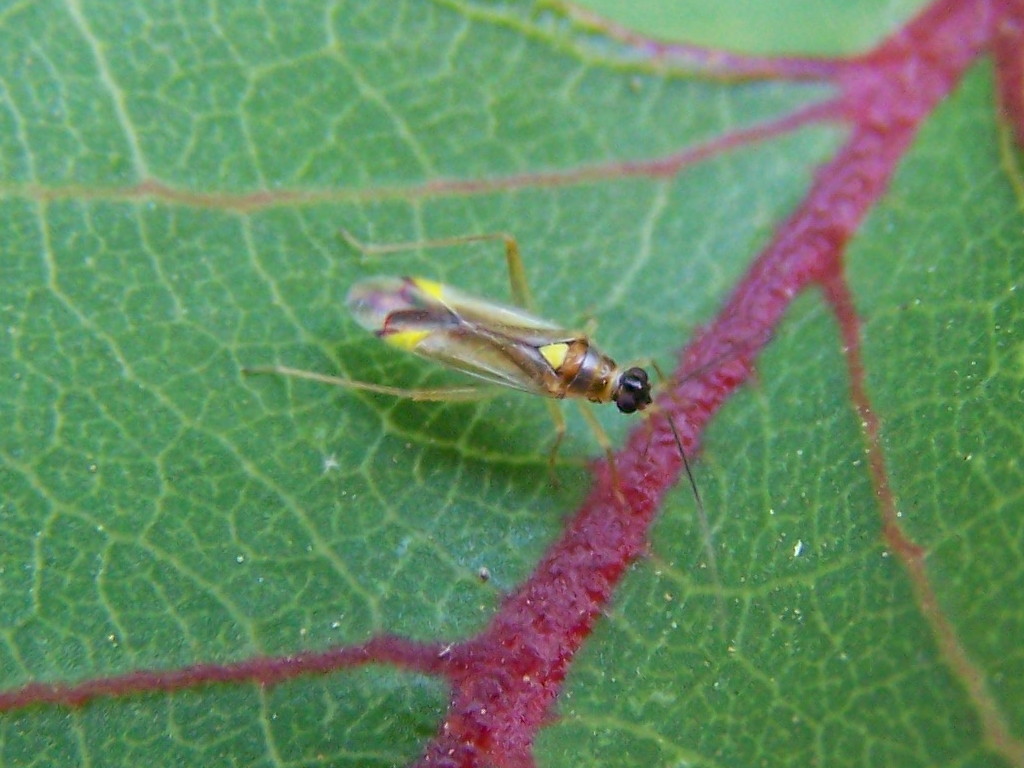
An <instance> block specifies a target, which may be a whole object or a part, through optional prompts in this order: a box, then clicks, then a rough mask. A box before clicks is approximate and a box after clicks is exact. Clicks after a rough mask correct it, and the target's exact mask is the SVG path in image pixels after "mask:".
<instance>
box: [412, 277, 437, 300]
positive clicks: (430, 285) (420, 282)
mask: <svg viewBox="0 0 1024 768" xmlns="http://www.w3.org/2000/svg"><path fill="white" fill-rule="evenodd" d="M412 282H413V284H414V285H415V286H416V287H417V288H419V289H420V290H421V291H423V292H424V293H425V294H427V296H430V297H431V298H433V299H437V300H438V301H443V299H442V298H441V296H442V294H443V293H444V285H442V284H441V283H439V282H437V281H435V280H427V279H426V278H423V277H414V278H412Z"/></svg>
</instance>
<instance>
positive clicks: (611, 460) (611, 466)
mask: <svg viewBox="0 0 1024 768" xmlns="http://www.w3.org/2000/svg"><path fill="white" fill-rule="evenodd" d="M578 404H579V406H580V413H582V414H583V419H584V420H585V421H586V422H587V425H588V426H589V427H590V431H591V432H593V433H594V439H595V440H597V442H598V444H599V445H600V446H601V448H603V449H604V455H605V456H606V457H607V458H608V471H609V472H611V476H612V489H613V490H614V491H615V498H616V499H618V501H619V503H620V504H622V506H623V507H625V506H626V497H625V496H623V495H622V485H621V483H619V469H618V465H617V464H616V463H615V452H614V451H613V450H612V441H611V438H609V437H608V433H607V432H605V431H604V427H602V426H601V422H600V421H598V420H597V416H595V415H594V412H593V411H592V410H590V407H589V405H588V404H587V403H582V402H581V403H578Z"/></svg>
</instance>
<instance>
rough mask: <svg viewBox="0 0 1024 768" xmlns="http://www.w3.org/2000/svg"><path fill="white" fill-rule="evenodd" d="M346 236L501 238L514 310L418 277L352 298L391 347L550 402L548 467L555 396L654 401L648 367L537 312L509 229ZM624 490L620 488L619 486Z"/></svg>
mask: <svg viewBox="0 0 1024 768" xmlns="http://www.w3.org/2000/svg"><path fill="white" fill-rule="evenodd" d="M341 234H342V236H343V237H344V238H345V240H346V241H347V242H348V243H349V244H350V245H352V247H354V248H356V249H357V250H359V251H361V252H363V253H364V254H368V255H383V254H389V253H398V252H401V251H407V250H411V249H414V248H435V247H442V246H450V245H461V244H465V243H470V242H478V241H484V240H502V241H503V242H504V244H505V257H506V262H507V266H508V271H509V282H510V284H511V289H512V297H513V301H514V302H515V304H516V306H511V305H506V304H499V303H495V302H492V301H488V300H485V299H481V298H477V297H474V296H470V295H468V294H466V293H463V292H462V291H459V290H457V289H455V288H452V287H450V286H448V285H444V284H442V283H438V282H435V281H433V280H427V279H424V278H419V277H371V278H368V279H366V280H363V281H360V282H358V283H356V284H354V285H353V286H352V287H351V289H350V290H349V293H348V298H347V304H348V308H349V310H350V311H351V313H352V315H353V317H354V318H355V319H356V321H357V322H358V323H359V324H360V325H361V326H363V327H364V328H366V329H367V330H369V331H371V332H373V333H374V334H376V336H377V337H378V338H380V339H382V340H383V341H385V342H386V343H388V344H390V345H391V346H394V347H397V348H399V349H401V350H403V351H406V352H412V353H414V354H416V355H419V356H421V357H424V358H427V359H429V360H434V361H436V362H438V363H441V364H442V365H445V366H447V367H449V368H453V369H455V370H457V371H461V372H463V373H466V374H469V375H470V376H473V377H475V378H477V379H481V380H482V381H484V382H486V383H487V384H491V385H499V386H503V387H509V388H512V389H516V390H520V391H523V392H529V393H531V394H537V395H542V396H545V397H546V398H548V405H549V409H550V410H551V414H552V418H553V420H554V422H555V430H556V434H555V441H554V445H553V446H552V449H551V455H550V458H549V463H550V465H551V467H552V468H553V467H554V464H555V459H556V457H557V454H558V449H559V446H560V445H561V442H562V439H563V437H564V434H565V420H564V417H563V415H562V412H561V410H560V409H559V408H558V407H557V404H556V403H555V402H554V401H556V400H562V399H566V398H574V399H578V400H589V401H590V402H593V403H615V405H616V406H617V407H618V409H619V410H620V411H621V412H622V413H635V412H637V411H643V410H644V409H646V408H647V407H648V406H649V405H651V402H652V399H651V381H650V377H649V376H648V374H647V371H646V370H644V369H643V368H641V367H637V366H633V367H629V368H623V367H621V366H619V365H618V364H617V363H616V362H615V361H614V360H613V359H612V358H610V357H608V356H607V355H605V354H604V353H602V352H601V351H599V350H598V348H597V347H596V346H594V344H593V343H592V342H591V341H590V339H589V338H588V337H587V335H586V334H585V333H582V332H580V331H572V330H566V329H565V328H563V327H561V326H559V325H557V324H555V323H552V322H549V321H547V320H544V319H542V318H540V317H537V316H536V315H534V314H533V313H532V312H531V311H530V307H531V306H532V299H531V297H530V292H529V287H528V285H527V282H526V274H525V270H524V268H523V261H522V257H521V255H520V253H519V246H518V244H517V242H516V240H515V238H513V237H512V236H511V235H508V234H505V233H500V232H499V233H489V234H482V235H468V236H461V237H452V238H444V239H439V240H428V241H422V242H410V243H392V244H386V245H370V244H365V243H362V242H360V241H359V240H357V239H355V238H354V237H353V236H352V235H351V234H349V233H348V232H347V231H344V230H342V233H341ZM245 372H246V373H250V374H253V373H273V374H279V375H284V376H292V377H297V378H302V379H310V380H313V381H319V382H323V383H325V384H332V385H335V386H339V387H344V388H348V389H360V390H365V391H370V392H378V393H382V394H386V395H393V396H396V397H404V398H408V399H412V400H421V401H423V400H433V401H455V400H472V399H480V398H484V397H488V396H490V395H491V394H492V391H491V390H489V389H487V388H485V387H480V386H466V387H443V388H434V389H406V388H401V387H392V386H388V385H383V384H375V383H370V382H364V381H356V380H353V379H345V378H339V377H335V376H326V375H323V374H319V373H315V372H312V371H303V370H299V369H296V368H289V367H287V366H281V365H275V366H267V367H259V368H248V369H245ZM582 413H583V415H584V418H585V419H586V420H587V422H588V423H589V424H590V426H591V429H592V430H593V432H594V434H595V436H596V437H597V440H598V442H599V443H600V444H601V446H602V448H604V450H605V453H606V454H607V455H608V458H609V466H610V468H611V471H612V473H613V479H614V473H615V462H614V458H613V454H612V449H611V443H610V441H609V439H608V437H607V435H606V434H605V432H604V429H603V428H602V427H601V425H600V423H599V422H598V421H597V419H596V418H595V417H594V415H593V414H592V413H591V412H590V410H589V409H586V408H584V409H582ZM669 424H670V426H671V429H672V433H673V436H674V437H675V440H676V444H677V446H678V448H679V453H680V456H681V457H682V460H683V463H684V466H685V469H686V472H687V475H688V476H689V480H690V485H691V487H692V489H693V491H694V494H695V496H696V500H697V503H698V506H700V507H702V506H703V505H702V504H701V501H700V495H699V493H698V492H697V486H696V483H695V481H694V479H693V474H692V472H691V471H690V466H689V462H688V461H687V458H686V454H685V452H684V451H683V447H682V441H681V440H680V438H679V434H678V432H677V431H676V429H675V425H674V424H672V422H671V419H670V420H669ZM615 485H616V491H617V492H618V488H617V486H618V484H617V482H616V483H615Z"/></svg>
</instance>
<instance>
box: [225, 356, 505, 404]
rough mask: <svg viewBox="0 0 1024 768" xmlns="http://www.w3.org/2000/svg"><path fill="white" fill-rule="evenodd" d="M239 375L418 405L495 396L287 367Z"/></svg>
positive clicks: (479, 389)
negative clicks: (353, 391)
mask: <svg viewBox="0 0 1024 768" xmlns="http://www.w3.org/2000/svg"><path fill="white" fill-rule="evenodd" d="M242 373H244V374H245V375H247V376H255V375H262V374H268V373H269V374H274V375H277V376H290V377H291V378H294V379H307V380H308V381H318V382H320V383H321V384H330V385H332V386H335V387H342V388H343V389H358V390H361V391H363V392H376V393H378V394H381V395H391V396H392V397H401V398H405V399H407V400H417V401H420V402H465V401H473V400H485V399H487V398H489V397H494V394H495V392H494V390H493V389H491V388H488V387H438V388H435V389H406V388H404V387H389V386H387V385H385V384H371V383H369V382H366V381H356V380H355V379H343V378H340V377H338V376H326V375H324V374H322V373H316V372H314V371H303V370H300V369H298V368H289V367H288V366H286V365H267V366H259V367H254V368H243V369H242Z"/></svg>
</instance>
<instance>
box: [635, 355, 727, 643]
mask: <svg viewBox="0 0 1024 768" xmlns="http://www.w3.org/2000/svg"><path fill="white" fill-rule="evenodd" d="M712 362H714V361H712ZM651 365H652V366H653V367H654V370H655V371H656V372H657V373H658V376H659V377H660V378H661V379H662V381H665V380H666V379H665V374H664V373H663V372H662V370H661V367H660V366H659V365H658V364H657V363H656V362H655V361H653V360H652V361H651ZM704 367H707V366H702V368H700V369H698V370H696V371H693V372H691V373H690V374H689V375H688V376H687V377H686V378H692V377H694V376H696V375H698V374H699V373H700V371H701V370H702V369H703V368H704ZM665 419H666V421H668V428H669V429H670V430H671V431H672V438H673V440H675V443H676V448H677V449H678V451H679V458H680V459H682V462H683V470H684V471H685V472H686V479H687V481H689V483H690V490H691V491H692V492H693V500H694V503H695V504H696V505H697V524H698V525H699V526H700V535H701V538H702V539H703V541H704V551H705V553H706V554H707V564H708V572H709V573H710V575H711V581H712V583H713V584H715V586H716V587H717V588H719V589H721V586H722V581H721V579H720V578H719V575H718V558H717V557H716V556H715V547H714V544H713V542H712V534H711V522H710V521H709V520H708V512H707V509H706V508H705V506H704V499H703V498H702V497H701V495H700V489H699V488H698V487H697V479H696V478H695V477H694V476H693V469H692V468H691V467H690V460H689V458H687V456H686V449H684V448H683V439H682V437H680V435H679V430H678V429H676V422H675V419H674V418H672V414H671V413H669V412H667V411H666V412H665ZM716 602H717V603H718V625H719V626H720V627H722V631H723V632H724V631H725V604H724V602H723V600H722V596H721V594H719V595H718V597H717V600H716Z"/></svg>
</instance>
